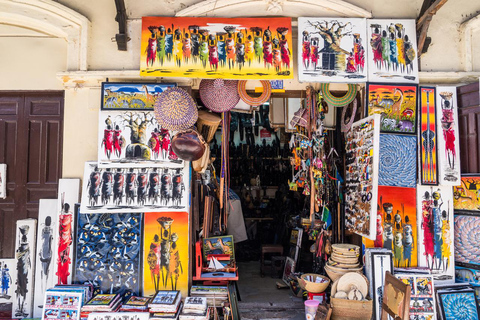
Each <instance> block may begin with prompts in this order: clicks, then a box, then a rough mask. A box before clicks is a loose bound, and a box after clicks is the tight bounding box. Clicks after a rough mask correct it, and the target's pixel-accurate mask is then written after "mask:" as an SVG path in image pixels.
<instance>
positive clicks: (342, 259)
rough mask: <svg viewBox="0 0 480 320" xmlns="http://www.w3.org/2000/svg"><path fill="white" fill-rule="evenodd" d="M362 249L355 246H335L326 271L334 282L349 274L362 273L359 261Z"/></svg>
mask: <svg viewBox="0 0 480 320" xmlns="http://www.w3.org/2000/svg"><path fill="white" fill-rule="evenodd" d="M359 256H360V247H359V246H356V245H353V244H341V243H340V244H333V245H332V255H331V256H330V259H328V261H327V264H326V265H325V271H326V272H327V274H328V276H329V277H330V279H332V280H333V281H335V280H337V279H339V278H340V277H341V276H343V275H344V274H346V273H348V272H358V273H361V272H362V267H361V266H360V263H359V261H358V257H359Z"/></svg>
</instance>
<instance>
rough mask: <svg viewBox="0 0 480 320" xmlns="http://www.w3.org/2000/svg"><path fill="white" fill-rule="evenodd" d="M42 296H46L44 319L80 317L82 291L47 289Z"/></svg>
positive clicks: (57, 319) (59, 319) (61, 319)
mask: <svg viewBox="0 0 480 320" xmlns="http://www.w3.org/2000/svg"><path fill="white" fill-rule="evenodd" d="M42 298H45V300H44V301H43V304H44V306H45V308H44V309H43V310H42V316H41V318H42V320H48V319H55V320H63V319H80V309H81V308H82V298H83V295H82V293H81V292H64V291H47V293H46V294H45V295H42Z"/></svg>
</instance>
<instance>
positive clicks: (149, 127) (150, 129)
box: [98, 110, 183, 168]
mask: <svg viewBox="0 0 480 320" xmlns="http://www.w3.org/2000/svg"><path fill="white" fill-rule="evenodd" d="M98 127H99V130H98V132H99V133H98V161H99V167H108V166H112V165H113V166H116V167H125V168H132V167H152V166H172V167H182V166H183V160H179V159H178V157H177V155H176V154H175V153H174V152H173V151H172V149H171V148H170V147H171V143H170V142H171V139H172V137H173V132H170V131H169V130H166V129H162V128H160V126H159V125H158V123H157V120H156V119H155V115H154V112H153V111H136V110H131V111H100V116H99V125H98Z"/></svg>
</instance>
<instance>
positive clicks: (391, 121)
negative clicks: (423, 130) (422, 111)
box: [367, 83, 418, 134]
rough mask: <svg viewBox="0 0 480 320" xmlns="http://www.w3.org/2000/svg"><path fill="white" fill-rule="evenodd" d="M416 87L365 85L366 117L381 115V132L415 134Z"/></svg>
mask: <svg viewBox="0 0 480 320" xmlns="http://www.w3.org/2000/svg"><path fill="white" fill-rule="evenodd" d="M417 89H418V87H417V85H402V84H398V85H396V84H378V83H368V84H367V108H368V115H372V114H375V113H378V114H381V115H382V123H381V127H380V131H381V132H396V133H405V134H415V133H416V128H417Z"/></svg>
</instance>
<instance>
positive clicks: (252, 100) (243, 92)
mask: <svg viewBox="0 0 480 320" xmlns="http://www.w3.org/2000/svg"><path fill="white" fill-rule="evenodd" d="M260 82H261V83H262V87H263V91H262V94H261V95H260V96H259V97H252V96H250V95H249V94H248V93H247V81H246V80H240V81H238V94H239V95H240V99H242V101H243V102H245V103H246V104H248V105H250V106H252V107H256V106H260V105H262V104H264V103H265V102H267V101H268V99H270V95H271V94H272V86H271V85H270V81H267V80H260Z"/></svg>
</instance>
